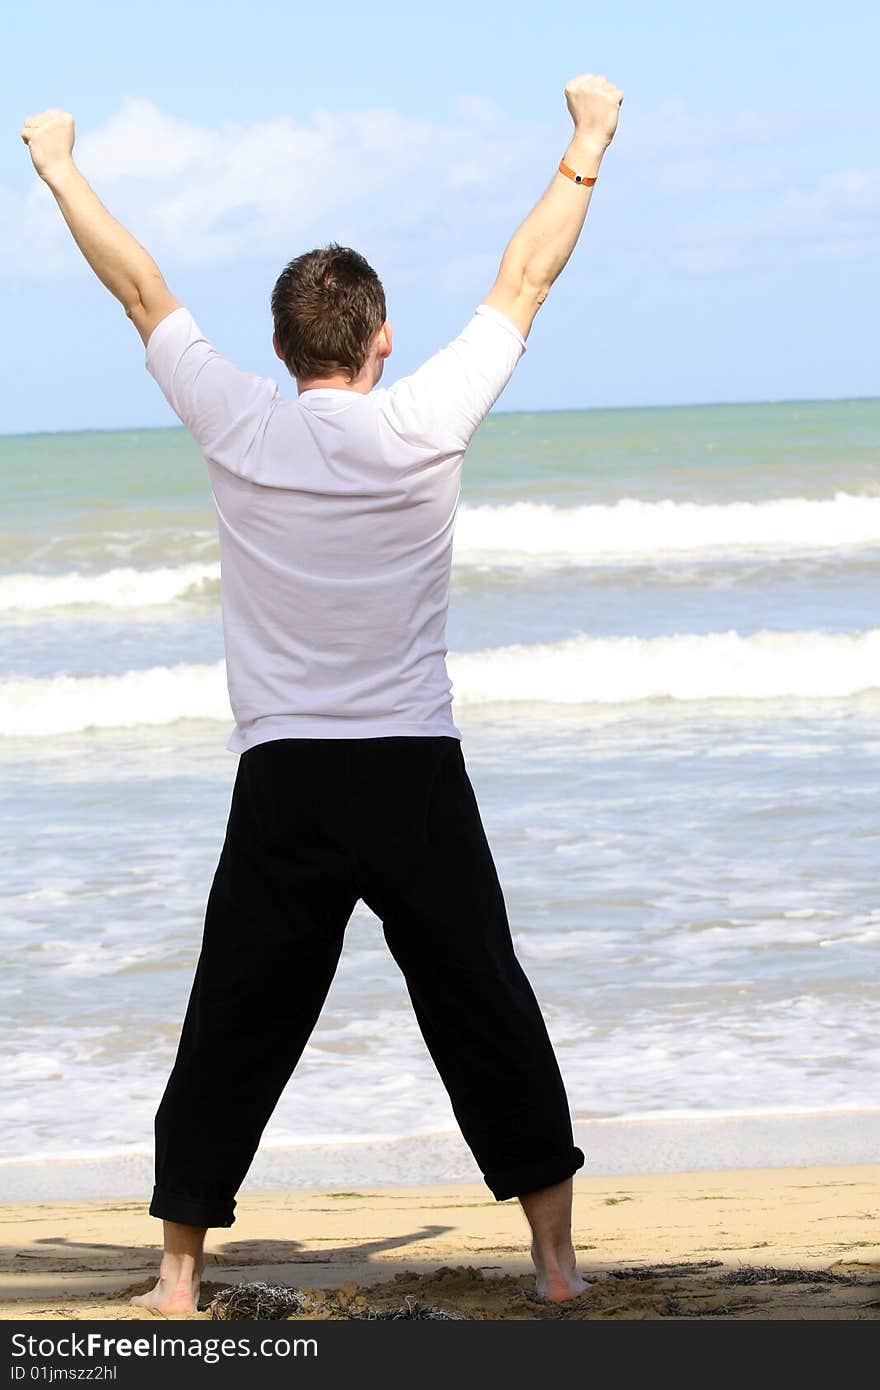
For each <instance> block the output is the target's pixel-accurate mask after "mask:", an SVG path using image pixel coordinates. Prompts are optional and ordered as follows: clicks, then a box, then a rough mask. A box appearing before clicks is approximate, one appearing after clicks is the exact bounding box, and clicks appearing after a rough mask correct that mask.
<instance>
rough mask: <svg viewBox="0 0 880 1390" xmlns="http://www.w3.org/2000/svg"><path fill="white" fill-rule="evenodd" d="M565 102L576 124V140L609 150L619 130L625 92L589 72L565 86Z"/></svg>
mask: <svg viewBox="0 0 880 1390" xmlns="http://www.w3.org/2000/svg"><path fill="white" fill-rule="evenodd" d="M565 100H566V102H567V103H568V109H569V111H570V112H571V118H572V120H573V121H574V138H575V139H576V140H577V141H578V142H581V143H583V144H594V145H595V146H596V147H597V148H598V149H600V150H604V149H607V147H608V146H609V145H610V144H611V141H612V140H613V138H614V132H615V130H616V129H617V117H618V115H619V112H620V103H621V102H622V101H623V92H621V91H620V89H619V88H618V87H615V86H614V83H613V82H609V81H608V80H607V78H605V77H595V76H594V75H593V74H592V73H591V72H587V73H584V75H583V77H573V78H572V79H571V81H570V82H567V83H566V84H565Z"/></svg>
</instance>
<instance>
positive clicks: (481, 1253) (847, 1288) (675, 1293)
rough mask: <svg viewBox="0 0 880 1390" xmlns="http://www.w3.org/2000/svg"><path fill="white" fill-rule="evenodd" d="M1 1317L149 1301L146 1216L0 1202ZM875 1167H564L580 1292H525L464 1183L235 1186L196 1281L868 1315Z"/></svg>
mask: <svg viewBox="0 0 880 1390" xmlns="http://www.w3.org/2000/svg"><path fill="white" fill-rule="evenodd" d="M0 1219H2V1222H3V1230H4V1237H3V1242H2V1245H3V1248H2V1265H0V1318H2V1319H4V1320H11V1319H16V1318H41V1319H63V1320H68V1319H88V1318H112V1319H120V1318H122V1319H125V1318H147V1319H149V1318H152V1317H154V1316H155V1315H153V1314H151V1313H149V1312H146V1311H145V1310H143V1309H135V1308H132V1307H130V1306H129V1304H128V1301H127V1300H128V1299H129V1298H130V1297H131V1295H132V1294H135V1293H141V1292H143V1291H145V1290H146V1289H147V1288H149V1287H151V1286H152V1282H153V1278H154V1271H155V1269H156V1265H157V1257H158V1246H157V1241H158V1239H159V1237H160V1233H161V1228H160V1225H159V1223H158V1222H157V1221H154V1220H153V1219H152V1218H150V1217H149V1216H148V1215H147V1214H146V1209H145V1203H144V1201H143V1200H142V1199H136V1200H120V1199H106V1200H97V1201H96V1200H89V1201H80V1200H72V1201H49V1202H31V1203H20V1204H16V1205H8V1206H3V1207H2V1208H0ZM878 1222H880V1168H878V1167H876V1166H874V1167H868V1166H854V1167H842V1166H839V1167H810V1168H777V1169H764V1170H754V1171H733V1172H714V1173H713V1172H699V1173H684V1174H676V1173H663V1174H659V1175H653V1176H650V1175H649V1176H635V1177H610V1178H609V1177H581V1178H578V1179H577V1180H576V1184H575V1207H574V1230H575V1238H576V1242H577V1247H578V1250H579V1253H580V1267H581V1269H582V1271H583V1272H584V1273H585V1274H586V1275H587V1277H588V1278H592V1279H593V1283H592V1286H591V1288H590V1290H589V1291H588V1293H587V1294H585V1295H584V1296H583V1297H582V1298H580V1299H577V1300H575V1301H573V1302H572V1303H569V1304H566V1305H563V1306H561V1307H555V1308H551V1307H546V1306H544V1305H542V1304H539V1303H538V1302H537V1301H536V1300H535V1298H534V1295H533V1281H532V1277H531V1275H530V1273H529V1269H530V1265H529V1261H528V1258H527V1254H526V1249H525V1247H526V1244H527V1240H526V1226H525V1221H524V1218H523V1215H522V1212H521V1210H520V1207H519V1205H518V1203H517V1202H515V1201H510V1202H504V1203H500V1204H499V1203H496V1202H494V1201H493V1200H492V1199H491V1197H490V1196H489V1195H488V1193H487V1191H486V1189H485V1188H484V1187H483V1186H482V1185H481V1184H479V1183H472V1184H454V1185H451V1184H450V1185H445V1186H433V1187H397V1188H379V1187H375V1188H370V1189H363V1190H357V1191H353V1190H352V1191H327V1190H324V1191H317V1190H316V1191H309V1192H247V1193H244V1194H243V1195H242V1200H241V1202H240V1206H239V1215H238V1219H237V1221H236V1223H235V1226H234V1227H232V1228H231V1229H229V1230H217V1231H214V1232H211V1233H210V1235H209V1242H208V1247H207V1249H208V1264H207V1269H206V1272H205V1283H204V1286H203V1298H202V1301H201V1308H200V1311H199V1313H197V1314H194V1315H192V1316H193V1317H196V1318H202V1319H207V1318H209V1317H210V1316H211V1314H210V1311H209V1305H210V1303H211V1300H212V1299H213V1298H214V1297H215V1295H217V1294H218V1293H219V1292H220V1291H221V1290H222V1289H224V1288H228V1287H229V1286H235V1285H238V1284H242V1283H252V1282H255V1281H265V1282H266V1283H268V1284H273V1285H275V1284H283V1285H288V1286H293V1287H295V1288H299V1289H303V1290H314V1291H316V1293H317V1295H318V1298H317V1302H313V1303H312V1305H311V1308H310V1312H309V1314H308V1315H309V1316H312V1317H315V1316H318V1317H329V1318H338V1317H346V1316H351V1315H352V1313H354V1314H355V1315H358V1314H359V1313H361V1314H362V1313H363V1312H364V1311H365V1310H366V1309H368V1308H369V1309H379V1310H381V1309H388V1308H390V1307H396V1306H398V1305H400V1304H402V1303H403V1302H405V1300H406V1299H407V1298H408V1297H409V1298H411V1299H415V1300H417V1301H418V1303H420V1304H422V1305H429V1306H431V1307H436V1308H440V1309H443V1310H445V1311H451V1312H457V1313H459V1314H461V1315H463V1316H465V1317H468V1318H479V1319H510V1318H514V1319H523V1318H559V1317H564V1318H578V1319H581V1318H582V1319H589V1318H623V1319H643V1318H668V1317H672V1318H676V1317H678V1318H693V1317H703V1316H721V1317H736V1318H753V1319H754V1318H758V1319H771V1318H772V1319H777V1318H799V1319H804V1318H807V1319H818V1318H823V1319H824V1318H877V1317H880V1225H878Z"/></svg>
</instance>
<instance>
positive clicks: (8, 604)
mask: <svg viewBox="0 0 880 1390" xmlns="http://www.w3.org/2000/svg"><path fill="white" fill-rule="evenodd" d="M219 578H220V566H219V564H187V565H174V566H166V567H164V568H161V569H134V568H131V567H126V568H120V569H110V570H103V571H102V572H100V573H98V574H81V573H80V572H79V571H78V570H73V571H71V572H70V573H67V574H6V575H2V576H0V612H4V613H14V612H18V613H28V612H43V611H45V610H47V609H52V608H96V607H97V608H152V607H155V606H157V605H163V604H167V603H173V602H174V600H175V599H179V598H183V597H184V595H187V594H189V595H192V594H194V593H197V591H198V590H199V589H200V588H201V587H202V586H203V585H205V584H210V583H216V582H217V581H218V580H219Z"/></svg>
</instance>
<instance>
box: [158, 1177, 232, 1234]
mask: <svg viewBox="0 0 880 1390" xmlns="http://www.w3.org/2000/svg"><path fill="white" fill-rule="evenodd" d="M234 1210H235V1201H234V1199H233V1200H228V1201H222V1200H221V1201H215V1202H201V1201H198V1200H197V1199H196V1198H193V1197H179V1196H177V1195H176V1194H175V1193H174V1192H163V1191H162V1189H161V1188H159V1187H154V1188H153V1200H152V1201H151V1202H150V1216H158V1217H159V1218H160V1219H161V1220H162V1221H176V1222H177V1223H178V1224H179V1225H181V1226H231V1225H232V1223H233V1222H234V1221H235V1217H234V1215H233V1212H234Z"/></svg>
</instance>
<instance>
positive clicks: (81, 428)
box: [0, 396, 880, 439]
mask: <svg viewBox="0 0 880 1390" xmlns="http://www.w3.org/2000/svg"><path fill="white" fill-rule="evenodd" d="M290 399H295V397H290ZM870 401H880V396H772V397H764V398H760V399H750V400H715V401H664V402H659V403H658V402H642V403H641V404H639V405H567V406H538V407H536V408H533V409H531V410H525V409H519V410H494V409H493V410H491V411H490V412H489V414H488V415H487V416H486V420H493V419H498V418H499V417H504V416H507V415H587V414H592V413H601V412H605V411H612V410H613V411H626V410H713V409H718V408H719V407H723V406H756V405H758V406H760V405H767V406H772V405H847V404H854V403H856V402H870ZM150 430H183V431H184V433H187V430H186V426H185V425H183V424H182V423H181V422H180V421H178V422H177V423H176V424H169V425H77V426H75V427H74V428H72V429H71V428H68V429H64V428H62V429H52V430H39V429H37V430H2V431H0V439H30V438H39V437H40V436H43V435H58V434H143V433H146V432H147V431H150Z"/></svg>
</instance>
